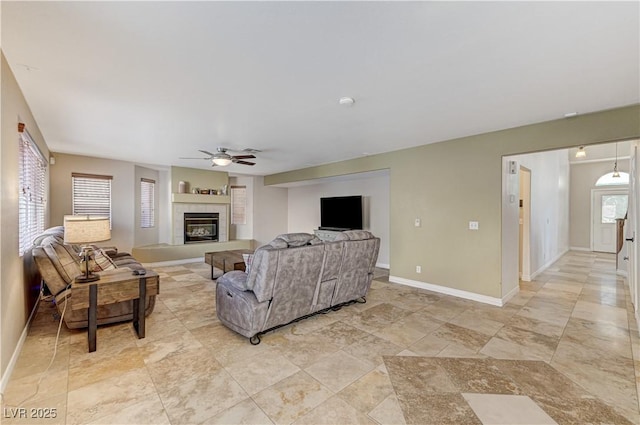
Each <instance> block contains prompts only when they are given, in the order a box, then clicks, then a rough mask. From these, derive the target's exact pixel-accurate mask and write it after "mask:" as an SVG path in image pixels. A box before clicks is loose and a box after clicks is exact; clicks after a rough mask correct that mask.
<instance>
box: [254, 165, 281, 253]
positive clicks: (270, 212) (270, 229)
mask: <svg viewBox="0 0 640 425" xmlns="http://www.w3.org/2000/svg"><path fill="white" fill-rule="evenodd" d="M287 199H288V195H287V189H286V188H282V187H273V186H265V185H264V177H254V187H253V239H254V240H255V241H256V244H257V246H260V245H264V244H266V243H268V242H270V241H271V240H273V238H275V237H276V236H278V235H279V234H281V233H287V214H288V213H287V202H288V201H287Z"/></svg>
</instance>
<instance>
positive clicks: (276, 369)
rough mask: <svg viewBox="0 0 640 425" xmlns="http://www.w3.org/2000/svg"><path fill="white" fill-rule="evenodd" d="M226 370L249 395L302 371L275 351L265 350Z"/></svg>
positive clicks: (231, 365) (234, 363)
mask: <svg viewBox="0 0 640 425" xmlns="http://www.w3.org/2000/svg"><path fill="white" fill-rule="evenodd" d="M247 365H250V366H249V367H248V366H247ZM225 369H226V370H227V372H229V374H231V376H233V378H234V379H235V380H236V381H237V382H238V383H239V384H240V385H241V386H242V388H244V390H245V391H246V392H247V393H248V394H249V395H253V394H255V393H257V392H259V391H262V390H263V389H265V388H267V387H270V386H271V385H273V384H275V383H276V382H279V381H281V380H283V379H284V378H287V377H289V376H291V375H293V374H295V373H296V372H298V371H300V368H299V367H298V366H296V365H294V364H293V363H291V362H290V361H289V360H287V359H286V358H285V357H284V356H282V355H281V354H279V353H277V352H276V351H274V350H265V351H262V352H260V353H257V354H255V355H254V356H252V357H248V358H246V359H240V360H239V361H236V362H233V363H231V364H229V365H227V366H225Z"/></svg>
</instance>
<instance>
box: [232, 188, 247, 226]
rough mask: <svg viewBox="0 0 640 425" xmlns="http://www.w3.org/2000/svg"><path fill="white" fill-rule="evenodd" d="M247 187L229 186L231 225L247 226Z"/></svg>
mask: <svg viewBox="0 0 640 425" xmlns="http://www.w3.org/2000/svg"><path fill="white" fill-rule="evenodd" d="M246 211H247V187H246V186H231V224H247V212H246Z"/></svg>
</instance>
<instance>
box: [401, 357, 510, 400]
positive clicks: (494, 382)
mask: <svg viewBox="0 0 640 425" xmlns="http://www.w3.org/2000/svg"><path fill="white" fill-rule="evenodd" d="M437 364H438V365H439V366H440V367H442V368H443V369H444V370H445V371H446V373H447V375H448V376H449V378H450V379H451V382H453V384H454V385H455V387H456V388H457V389H458V391H460V392H470V393H489V394H522V390H521V389H520V387H519V386H518V384H517V383H516V382H515V381H514V380H513V379H511V378H510V377H509V376H506V375H505V374H504V373H503V372H502V371H501V370H500V369H499V368H498V367H496V365H495V362H493V361H491V360H490V359H454V358H439V359H437ZM390 376H392V379H393V374H392V373H391V372H390ZM392 382H394V383H395V381H392Z"/></svg>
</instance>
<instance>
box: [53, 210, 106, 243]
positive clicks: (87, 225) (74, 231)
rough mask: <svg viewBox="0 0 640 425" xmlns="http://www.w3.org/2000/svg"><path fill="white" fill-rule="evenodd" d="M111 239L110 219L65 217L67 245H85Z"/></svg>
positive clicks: (85, 216)
mask: <svg viewBox="0 0 640 425" xmlns="http://www.w3.org/2000/svg"><path fill="white" fill-rule="evenodd" d="M109 239H111V229H110V222H109V217H98V216H89V215H65V216H64V241H65V243H73V244H83V243H91V242H102V241H106V240H109Z"/></svg>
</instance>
